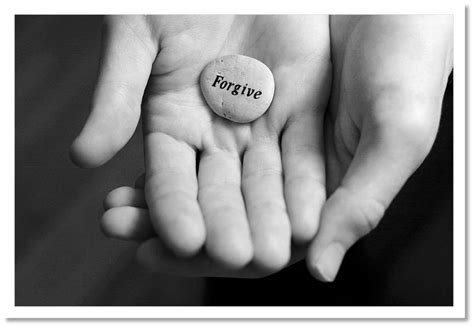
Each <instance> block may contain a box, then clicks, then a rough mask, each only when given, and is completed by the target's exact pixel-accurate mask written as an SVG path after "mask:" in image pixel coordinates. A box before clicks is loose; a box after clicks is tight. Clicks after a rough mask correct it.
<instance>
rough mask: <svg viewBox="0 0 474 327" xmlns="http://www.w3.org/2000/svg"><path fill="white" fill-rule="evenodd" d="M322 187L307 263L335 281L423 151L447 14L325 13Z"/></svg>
mask: <svg viewBox="0 0 474 327" xmlns="http://www.w3.org/2000/svg"><path fill="white" fill-rule="evenodd" d="M330 30H331V58H332V62H333V86H332V91H331V97H330V106H329V110H328V114H327V116H326V123H325V138H326V160H327V161H326V176H327V180H326V181H327V187H328V194H331V195H330V197H329V199H328V200H327V202H326V203H325V204H324V207H323V210H322V213H321V223H320V227H319V230H318V233H317V235H316V238H315V239H314V241H313V242H312V244H311V245H310V247H309V251H308V254H307V258H306V260H307V264H308V267H309V270H310V271H311V272H312V274H313V275H314V276H315V277H316V278H318V279H320V280H324V281H332V280H334V278H335V276H336V274H337V271H338V269H339V266H340V264H341V261H342V259H343V257H344V255H345V253H346V251H347V250H348V249H349V248H350V247H351V246H352V245H353V244H354V243H355V242H356V241H357V240H358V239H359V238H361V237H362V236H364V235H365V234H367V233H368V232H369V231H371V230H372V229H373V228H375V226H377V224H378V222H379V221H380V219H381V218H382V216H383V214H384V212H385V210H386V209H387V207H388V206H389V204H390V203H391V201H392V200H393V198H394V197H395V195H396V194H397V193H398V191H399V190H400V188H401V187H402V186H403V184H404V183H405V182H406V180H407V179H408V178H409V176H410V175H411V174H412V173H413V172H414V171H415V170H416V169H417V168H418V166H419V165H420V164H421V163H422V162H423V160H424V159H425V157H426V156H427V154H428V153H429V151H430V149H431V147H432V144H433V142H434V139H435V137H436V133H437V130H438V126H439V120H440V114H441V105H442V99H443V94H444V90H445V87H446V83H447V79H448V77H449V74H450V72H451V69H452V17H451V16H439V15H428V16H416V15H414V16H411V15H407V16H387V15H384V16H332V17H331V19H330Z"/></svg>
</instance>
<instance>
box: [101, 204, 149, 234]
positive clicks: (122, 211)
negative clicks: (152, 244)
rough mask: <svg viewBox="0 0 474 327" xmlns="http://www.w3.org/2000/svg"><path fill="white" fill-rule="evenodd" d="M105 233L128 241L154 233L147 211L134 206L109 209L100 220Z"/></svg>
mask: <svg viewBox="0 0 474 327" xmlns="http://www.w3.org/2000/svg"><path fill="white" fill-rule="evenodd" d="M100 227H101V230H102V232H103V233H104V235H106V236H108V237H111V238H116V239H121V240H127V241H143V240H146V239H148V238H150V237H152V236H153V235H155V234H154V230H153V226H151V223H150V220H149V217H148V215H147V211H146V210H143V209H137V208H134V207H117V208H111V209H109V210H107V211H106V212H105V213H104V214H103V215H102V218H101V220H100Z"/></svg>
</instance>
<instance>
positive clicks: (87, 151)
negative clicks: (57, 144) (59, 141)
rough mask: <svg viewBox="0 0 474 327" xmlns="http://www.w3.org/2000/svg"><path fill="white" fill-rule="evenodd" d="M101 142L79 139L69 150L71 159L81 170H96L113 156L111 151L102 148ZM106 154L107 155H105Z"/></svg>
mask: <svg viewBox="0 0 474 327" xmlns="http://www.w3.org/2000/svg"><path fill="white" fill-rule="evenodd" d="M99 145H100V140H96V141H94V140H90V139H89V138H86V137H82V135H80V136H79V137H77V138H76V139H75V140H74V142H73V143H72V145H71V147H70V148H69V158H70V159H71V161H72V162H73V163H74V164H75V165H76V166H78V167H80V168H96V167H99V166H101V165H103V164H104V163H106V162H107V161H108V160H109V159H110V157H111V155H109V153H108V152H109V151H108V150H109V149H107V148H105V149H104V148H103V147H100V146H99ZM104 152H105V154H104Z"/></svg>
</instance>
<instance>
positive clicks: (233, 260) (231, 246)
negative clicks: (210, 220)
mask: <svg viewBox="0 0 474 327" xmlns="http://www.w3.org/2000/svg"><path fill="white" fill-rule="evenodd" d="M206 251H207V253H208V255H209V256H210V257H211V258H212V259H213V260H215V261H216V262H218V263H219V264H221V265H223V266H225V267H226V268H228V269H231V270H238V269H242V268H243V267H245V266H246V265H247V264H249V263H250V261H251V260H252V257H253V249H252V243H251V241H250V236H249V237H248V239H242V237H240V235H235V237H233V236H232V235H228V236H227V237H226V239H225V240H224V243H223V242H222V240H221V241H219V240H218V239H216V240H215V241H213V240H208V241H207V243H206Z"/></svg>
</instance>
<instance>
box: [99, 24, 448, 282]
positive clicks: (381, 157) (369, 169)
mask: <svg viewBox="0 0 474 327" xmlns="http://www.w3.org/2000/svg"><path fill="white" fill-rule="evenodd" d="M330 38H331V60H332V64H333V83H332V89H331V95H330V101H329V106H328V109H327V113H326V115H325V121H324V137H323V139H324V140H323V143H324V145H325V149H324V161H325V166H326V179H325V184H324V185H325V187H326V188H327V193H328V194H329V197H328V199H327V201H325V203H324V204H323V206H322V211H321V214H320V216H319V217H320V218H319V219H316V220H317V221H319V224H318V228H317V233H316V235H315V237H314V238H313V239H312V241H311V243H310V245H309V247H307V248H306V243H305V242H302V243H300V244H302V246H301V247H299V248H298V249H296V248H294V249H293V252H292V261H291V262H295V261H298V260H300V259H301V258H302V257H304V256H306V262H307V265H308V268H309V271H310V272H311V273H312V274H313V276H314V277H316V278H317V279H319V280H321V281H332V280H334V278H335V277H336V274H337V271H338V269H339V266H340V264H341V261H342V259H343V257H344V254H345V253H346V251H347V250H348V249H349V248H350V247H351V246H352V245H353V244H354V243H355V242H356V241H357V240H358V239H359V238H360V237H362V236H364V235H366V234H367V233H368V232H370V231H371V230H372V229H373V228H375V227H376V226H377V224H378V222H379V221H380V219H381V218H382V217H383V214H384V212H385V210H386V208H387V207H388V206H389V204H390V202H391V201H392V200H393V198H394V197H395V195H396V194H397V193H398V191H399V190H400V188H401V187H402V186H403V184H404V183H405V182H406V180H407V179H408V178H409V176H410V175H411V174H412V173H413V172H414V171H415V170H416V169H417V168H418V167H419V165H420V164H421V163H422V162H423V160H424V158H425V157H426V156H427V154H428V153H429V151H430V149H431V147H432V144H433V142H434V139H435V137H436V132H437V129H438V125H439V120H440V113H441V102H442V95H443V93H444V89H445V87H446V83H447V79H448V76H449V73H450V72H451V69H452V17H450V16H433V15H431V16H362V17H358V16H333V17H331V19H330ZM303 136H304V137H306V136H309V135H306V134H305V135H300V136H299V137H303ZM282 144H283V143H282ZM305 149H308V148H305ZM284 173H286V171H284ZM308 179H311V178H308ZM136 186H137V187H136V188H119V189H117V190H114V191H112V192H111V193H110V194H109V195H108V197H107V199H106V207H107V208H108V210H107V211H106V213H105V214H104V217H103V229H104V231H105V232H106V233H107V234H108V235H111V236H113V237H119V238H122V239H128V240H144V239H147V238H149V237H151V236H152V235H153V229H152V228H151V225H150V223H149V221H150V220H149V219H148V215H149V211H148V210H147V209H146V207H147V203H150V202H148V201H144V197H143V196H142V195H140V194H143V192H142V191H141V190H140V182H139V183H138V184H137V185H136ZM145 193H146V192H145ZM299 196H301V195H299ZM314 199H317V197H315V198H313V201H314ZM147 200H148V199H147ZM286 200H287V202H288V197H286ZM294 231H295V229H294V228H293V230H292V232H293V233H294ZM153 242H155V244H154V248H153V249H149V251H148V252H145V251H142V252H140V250H139V252H138V256H139V259H140V261H141V262H142V263H143V264H144V265H145V266H147V267H150V268H152V269H155V270H158V271H161V272H171V273H178V274H183V275H188V276H232V277H261V276H264V275H266V274H267V273H261V272H260V271H258V270H257V271H255V269H254V265H248V266H247V267H245V268H243V269H240V270H232V271H230V272H229V271H228V270H226V269H225V268H223V266H222V265H220V264H219V263H218V262H216V261H215V260H213V258H210V257H211V255H210V253H209V255H207V254H206V253H205V252H201V253H199V254H198V255H197V256H195V257H193V258H192V259H183V258H179V257H176V256H175V255H174V254H173V253H171V252H170V251H169V250H168V249H167V247H166V246H163V244H162V243H160V241H158V240H156V239H155V240H154V241H153ZM145 244H146V243H145ZM141 249H143V246H142V248H141Z"/></svg>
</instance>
